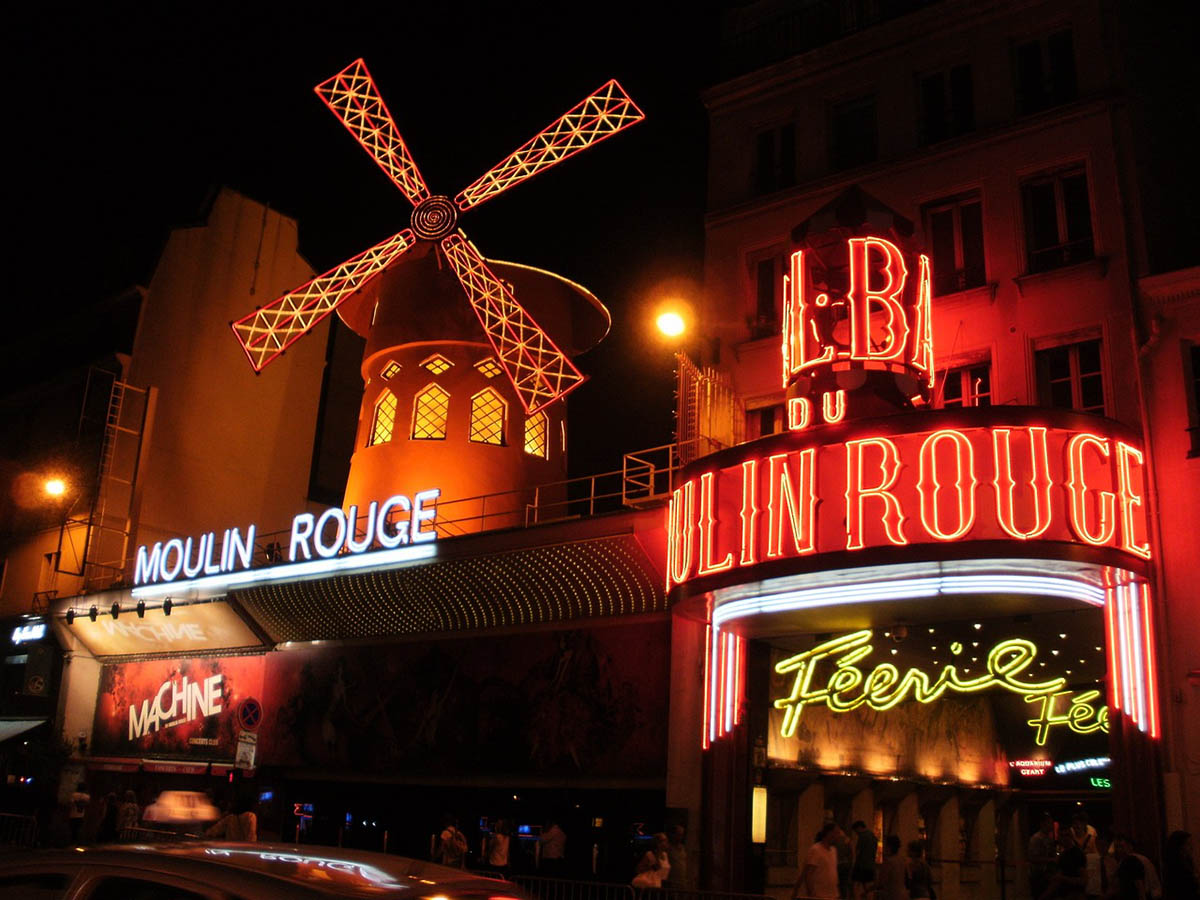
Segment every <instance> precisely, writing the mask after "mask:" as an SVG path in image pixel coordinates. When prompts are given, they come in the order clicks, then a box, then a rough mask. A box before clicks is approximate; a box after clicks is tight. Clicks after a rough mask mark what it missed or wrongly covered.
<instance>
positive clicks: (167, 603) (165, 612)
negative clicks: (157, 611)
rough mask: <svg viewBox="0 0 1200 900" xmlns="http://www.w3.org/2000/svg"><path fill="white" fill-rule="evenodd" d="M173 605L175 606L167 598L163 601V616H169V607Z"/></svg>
mask: <svg viewBox="0 0 1200 900" xmlns="http://www.w3.org/2000/svg"><path fill="white" fill-rule="evenodd" d="M174 605H175V604H174V603H172V602H171V598H170V597H168V598H167V599H166V600H164V601H163V615H164V616H169V615H170V614H171V607H172V606H174Z"/></svg>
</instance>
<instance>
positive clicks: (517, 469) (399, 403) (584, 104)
mask: <svg viewBox="0 0 1200 900" xmlns="http://www.w3.org/2000/svg"><path fill="white" fill-rule="evenodd" d="M316 92H317V94H318V95H319V96H320V97H321V99H322V100H324V101H325V103H326V105H327V106H328V107H329V109H330V110H331V111H332V112H333V113H334V115H336V116H337V117H338V118H339V119H340V120H341V122H342V124H343V125H345V127H346V128H347V130H349V131H350V133H351V134H353V135H354V137H355V138H356V139H357V140H358V142H359V143H360V144H361V145H362V147H363V148H364V149H365V150H366V151H367V152H368V153H369V154H370V155H371V157H372V158H373V159H374V160H375V162H376V163H377V164H378V165H379V167H380V168H381V169H383V171H384V172H385V173H386V174H387V176H388V177H389V178H390V179H391V181H392V183H393V184H395V185H396V187H397V188H399V189H400V192H401V193H402V194H404V196H405V197H406V198H407V199H408V201H409V202H410V203H411V204H412V206H413V211H412V216H411V219H410V221H409V224H408V226H407V227H405V228H402V229H401V230H400V231H398V232H396V233H395V234H393V235H391V236H390V237H387V238H385V239H384V240H382V241H380V242H379V243H377V244H375V245H374V246H373V247H370V248H368V249H367V250H364V251H363V252H362V253H360V254H358V255H357V256H354V257H352V258H350V259H348V260H346V261H345V262H344V263H342V264H341V265H339V266H336V267H335V268H333V269H331V270H330V271H328V272H326V273H324V274H323V275H319V276H317V277H316V278H314V279H312V280H311V281H309V282H307V283H305V284H303V285H301V286H300V287H298V288H296V289H295V290H293V291H291V292H289V293H287V294H285V295H284V296H282V297H280V298H278V299H277V300H275V301H273V302H272V303H269V304H267V305H266V306H263V307H261V308H259V309H256V310H255V311H254V312H252V313H250V314H248V315H246V316H245V317H243V318H242V319H239V320H238V321H236V322H234V323H232V327H233V331H234V334H235V335H236V336H237V339H238V342H239V343H240V344H241V345H242V348H243V349H244V350H245V352H246V355H247V357H248V358H249V360H250V364H251V365H252V366H253V367H254V369H255V371H261V370H262V369H263V368H264V367H265V366H266V365H268V364H269V363H270V362H271V361H272V360H273V359H275V358H277V357H278V356H279V355H280V354H281V353H283V352H284V351H285V350H286V349H287V348H288V347H289V346H290V345H291V344H292V343H293V342H295V341H296V340H298V339H299V338H300V337H302V336H303V335H304V334H305V333H307V332H308V331H309V330H310V329H311V328H312V327H313V326H314V325H315V324H316V323H317V322H319V321H320V320H321V319H323V318H324V317H325V316H327V315H329V314H330V313H331V312H333V311H334V310H335V309H336V310H338V313H339V315H340V316H341V317H342V320H343V321H344V322H345V323H346V324H347V325H348V326H350V327H351V328H352V329H354V331H356V332H357V333H358V334H360V335H361V336H363V337H364V338H366V341H367V346H366V350H365V352H364V354H363V363H362V376H363V381H364V383H365V389H364V392H363V400H362V407H361V411H360V416H359V428H358V435H357V442H356V445H355V446H356V449H355V453H354V456H353V458H352V460H351V467H350V477H349V480H348V482H347V486H346V494H345V498H344V505H345V506H346V507H347V508H348V507H349V506H351V505H357V506H358V507H359V509H365V508H366V506H367V504H368V503H369V502H370V501H371V500H382V499H384V498H386V497H388V496H391V495H392V494H396V493H407V494H410V495H411V493H414V492H416V491H418V490H423V489H426V488H430V487H437V488H440V490H441V492H442V498H443V501H446V500H450V501H454V500H458V499H460V498H470V497H478V496H481V495H485V494H495V493H496V492H501V491H512V492H515V493H513V494H512V495H511V496H510V497H509V498H508V500H507V501H505V500H503V499H501V500H497V499H496V498H492V508H491V509H487V508H485V507H484V504H482V503H480V504H479V507H480V508H479V509H478V511H473V510H472V509H470V508H468V507H467V506H460V507H459V508H452V509H448V510H447V514H446V515H445V516H439V518H441V519H451V520H457V521H458V527H457V528H456V529H455V530H456V531H458V530H465V531H472V530H479V529H481V528H495V527H499V526H502V525H507V524H516V523H517V522H518V521H520V520H521V518H523V514H524V504H525V502H527V498H525V497H522V496H521V495H520V494H519V493H516V492H519V491H520V490H521V489H523V488H527V487H531V486H533V485H536V484H541V483H547V482H552V481H555V480H559V479H561V478H563V477H565V472H566V459H565V441H564V440H563V435H564V431H563V429H564V427H565V415H566V409H565V402H559V401H561V400H562V399H563V398H564V397H565V396H566V395H567V394H568V393H570V392H571V391H572V390H574V389H575V388H577V387H578V386H579V385H580V384H582V383H583V380H584V376H583V375H582V374H581V373H580V372H579V370H578V369H577V368H576V367H575V365H574V364H573V363H572V362H571V360H570V355H571V354H573V353H579V352H582V351H583V350H586V349H588V348H589V347H591V346H592V345H594V344H595V343H596V342H598V341H599V340H600V339H601V338H603V336H604V334H605V333H606V332H607V330H608V324H609V319H608V313H607V311H606V310H605V309H604V307H603V305H601V304H600V302H599V301H598V300H597V299H596V298H595V297H594V296H593V295H592V294H591V293H590V292H588V291H587V290H585V289H584V288H582V287H580V286H579V285H576V284H573V283H571V282H569V281H567V280H566V279H563V278H560V277H559V276H556V275H554V274H552V273H549V272H545V271H542V270H539V269H532V268H529V267H526V266H520V265H516V264H513V263H501V262H497V261H493V260H487V259H485V258H484V257H483V256H482V255H481V254H480V253H479V251H478V250H477V249H476V248H475V246H474V244H472V243H471V242H470V241H469V240H468V239H467V237H466V235H465V234H464V233H463V232H462V231H461V230H460V229H459V228H458V217H459V214H460V213H463V212H466V211H468V210H470V209H472V208H474V207H476V206H478V205H479V204H481V203H484V202H486V201H488V200H490V199H492V198H493V197H496V196H498V195H499V194H501V193H502V192H504V191H506V190H508V189H509V188H510V187H512V186H514V185H516V184H519V183H520V182H522V181H524V180H526V179H528V178H530V177H532V176H534V175H536V174H537V173H538V172H540V171H542V170H543V169H547V168H549V167H550V166H553V165H555V164H557V163H559V162H562V161H563V160H564V159H566V158H567V157H569V156H573V155H574V154H576V153H578V152H579V151H580V150H583V149H586V148H587V147H589V146H591V145H592V144H594V143H597V142H598V141H601V140H604V139H605V138H607V137H611V136H612V135H613V134H616V133H617V132H618V131H621V130H622V129H624V128H627V127H629V126H630V125H633V124H634V123H636V122H639V121H641V119H642V118H643V115H642V112H641V110H639V109H638V108H637V106H636V105H635V104H634V103H633V101H632V100H631V99H630V98H629V96H628V95H627V94H626V93H625V92H624V90H623V89H622V88H621V86H620V85H619V84H617V82H616V81H609V82H608V83H606V84H605V85H603V86H602V87H601V88H600V89H599V90H597V91H596V92H594V93H592V94H590V95H589V96H587V97H585V98H584V99H583V100H582V101H581V102H580V103H578V104H577V105H576V106H574V107H572V108H571V109H570V110H568V111H567V112H566V113H564V114H563V115H562V116H560V117H559V118H558V119H556V120H555V121H554V122H552V123H551V124H550V125H549V126H547V127H546V128H545V129H543V130H542V131H540V132H539V133H538V134H536V135H535V136H534V137H533V138H531V139H530V140H529V141H527V142H526V143H525V144H523V145H521V146H520V147H518V148H517V149H516V150H515V151H513V152H512V153H511V154H509V155H508V156H506V157H505V158H504V159H502V160H501V161H500V162H498V163H497V164H496V165H495V166H493V167H492V168H491V169H489V170H488V171H487V172H485V173H484V174H483V175H481V176H480V177H479V178H477V179H476V180H475V181H474V182H472V183H471V184H470V185H468V186H467V187H466V188H464V189H463V190H462V191H460V192H459V193H458V194H457V195H456V196H455V197H454V198H453V199H451V198H450V197H447V196H443V195H437V194H431V193H430V191H429V188H428V187H427V186H426V184H425V180H424V178H423V177H422V175H421V172H420V170H419V169H418V168H417V166H416V163H415V162H414V161H413V159H412V156H411V155H410V153H409V151H408V147H407V146H406V145H405V143H404V140H403V138H401V136H400V133H399V132H398V131H397V129H396V125H395V123H394V121H393V119H392V116H391V114H390V113H389V112H388V109H387V106H386V105H385V104H384V102H383V99H382V97H380V95H379V92H378V90H377V89H376V87H375V83H374V81H373V80H372V79H371V76H370V73H369V72H368V71H367V67H366V65H365V64H364V63H363V61H362V60H361V59H360V60H357V61H355V62H354V63H352V64H351V65H349V66H348V67H346V68H345V69H343V70H342V71H341V72H339V73H338V74H336V75H334V76H333V77H332V78H329V79H328V80H326V81H324V82H322V83H321V84H319V85H317V87H316ZM463 294H465V295H466V298H465V299H466V302H464V298H463ZM517 295H520V296H521V298H522V302H518V301H517V299H516V297H517ZM506 507H507V508H508V509H509V510H511V513H512V514H511V515H509V516H504V515H498V513H501V512H503V511H504V509H505V508H506ZM473 516H479V517H480V518H477V519H474V521H471V517H473Z"/></svg>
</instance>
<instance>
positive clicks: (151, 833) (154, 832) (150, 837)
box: [117, 827, 200, 844]
mask: <svg viewBox="0 0 1200 900" xmlns="http://www.w3.org/2000/svg"><path fill="white" fill-rule="evenodd" d="M199 837H200V835H198V834H192V833H190V832H189V833H180V832H178V831H165V830H164V829H161V828H140V827H134V828H122V829H121V833H120V834H119V835H117V841H118V842H119V843H122V844H165V843H175V842H177V841H194V840H197V839H199Z"/></svg>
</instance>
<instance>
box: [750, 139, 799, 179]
mask: <svg viewBox="0 0 1200 900" xmlns="http://www.w3.org/2000/svg"><path fill="white" fill-rule="evenodd" d="M754 149H755V159H754V189H755V192H756V193H759V194H769V193H771V192H772V191H777V190H780V189H781V188H785V187H791V186H792V185H793V184H795V183H796V126H795V125H794V124H793V123H791V122H789V123H788V124H786V125H780V126H779V127H778V128H771V129H769V130H767V131H763V132H760V133H759V134H758V136H757V137H756V138H755V144H754Z"/></svg>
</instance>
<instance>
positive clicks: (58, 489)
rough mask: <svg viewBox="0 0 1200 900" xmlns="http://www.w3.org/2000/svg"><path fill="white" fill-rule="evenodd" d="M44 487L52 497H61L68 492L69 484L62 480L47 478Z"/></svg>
mask: <svg viewBox="0 0 1200 900" xmlns="http://www.w3.org/2000/svg"><path fill="white" fill-rule="evenodd" d="M42 487H43V488H44V489H45V491H46V494H47V495H48V496H50V497H61V496H62V495H63V494H65V493H66V492H67V483H66V482H65V481H63V480H62V479H61V478H47V479H46V483H45V484H44V485H42Z"/></svg>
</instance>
